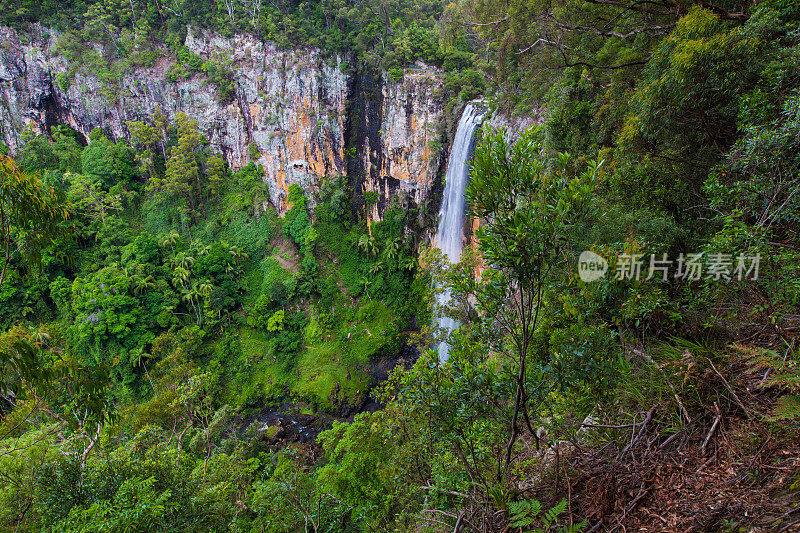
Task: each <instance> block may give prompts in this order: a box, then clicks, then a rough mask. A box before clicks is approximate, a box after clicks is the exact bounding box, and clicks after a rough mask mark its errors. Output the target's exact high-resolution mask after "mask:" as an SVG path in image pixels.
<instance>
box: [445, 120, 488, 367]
mask: <svg viewBox="0 0 800 533" xmlns="http://www.w3.org/2000/svg"><path fill="white" fill-rule="evenodd" d="M484 115H485V112H484V111H483V110H481V109H479V108H477V107H475V106H474V105H472V104H467V106H466V107H465V108H464V112H463V113H462V114H461V119H460V120H459V121H458V128H457V129H456V136H455V139H453V147H452V149H451V150H450V159H449V160H448V161H447V175H446V177H445V184H444V195H443V197H442V207H441V209H440V210H439V228H438V230H437V231H436V246H437V247H438V248H439V249H440V250H442V251H443V252H444V253H445V255H446V256H447V259H448V260H449V261H450V262H451V263H457V262H458V261H459V260H460V259H461V246H462V240H463V229H464V228H463V226H464V193H465V192H466V190H467V185H468V184H469V171H470V160H471V159H472V152H473V151H474V150H475V130H476V129H478V126H480V124H481V121H482V120H483V117H484ZM449 299H450V293H449V291H446V292H444V293H443V294H442V295H441V296H439V301H438V303H439V304H442V303H445V302H447V301H448V300H449ZM438 325H439V326H440V327H442V328H444V329H445V331H447V333H448V334H449V333H450V332H452V331H453V330H454V329H456V328H457V327H458V323H457V322H456V321H455V320H453V319H452V318H449V317H441V318H440V319H438ZM449 350H450V345H449V344H447V343H446V342H442V343H441V344H439V361H441V362H445V361H447V356H448V352H449Z"/></svg>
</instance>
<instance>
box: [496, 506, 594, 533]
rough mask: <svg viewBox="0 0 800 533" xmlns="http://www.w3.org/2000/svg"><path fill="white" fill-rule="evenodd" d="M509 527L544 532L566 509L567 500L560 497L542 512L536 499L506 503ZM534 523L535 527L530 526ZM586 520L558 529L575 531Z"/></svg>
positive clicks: (530, 532)
mask: <svg viewBox="0 0 800 533" xmlns="http://www.w3.org/2000/svg"><path fill="white" fill-rule="evenodd" d="M508 508H509V513H510V521H509V525H510V526H511V527H518V528H520V531H523V532H525V533H545V532H547V531H550V530H551V528H552V526H553V525H555V524H556V521H557V520H558V517H559V516H560V515H561V514H563V513H564V511H566V510H567V500H566V498H565V499H562V500H561V501H560V502H558V503H557V504H556V505H554V506H553V507H551V508H550V509H547V510H546V511H545V512H543V513H542V504H541V503H540V502H539V501H538V500H520V501H518V502H509V504H508ZM534 523H536V524H538V526H537V527H531V526H532V525H533V524H534ZM585 525H586V522H585V521H584V522H582V523H580V524H575V525H573V526H571V527H569V528H562V529H559V531H565V532H577V531H581V530H582V529H583V527H585Z"/></svg>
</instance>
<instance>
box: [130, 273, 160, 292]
mask: <svg viewBox="0 0 800 533" xmlns="http://www.w3.org/2000/svg"><path fill="white" fill-rule="evenodd" d="M155 281H156V280H155V278H154V277H153V276H147V277H141V276H138V275H137V276H134V277H133V294H135V295H136V296H139V294H140V293H142V292H147V290H148V289H152V288H154V287H155V286H156V283H155Z"/></svg>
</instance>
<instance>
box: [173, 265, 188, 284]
mask: <svg viewBox="0 0 800 533" xmlns="http://www.w3.org/2000/svg"><path fill="white" fill-rule="evenodd" d="M190 276H191V272H189V270H188V269H186V268H183V267H182V266H178V267H176V268H175V270H174V272H173V273H172V282H173V284H174V285H175V286H176V287H183V288H184V289H185V288H186V282H188V281H189V277H190Z"/></svg>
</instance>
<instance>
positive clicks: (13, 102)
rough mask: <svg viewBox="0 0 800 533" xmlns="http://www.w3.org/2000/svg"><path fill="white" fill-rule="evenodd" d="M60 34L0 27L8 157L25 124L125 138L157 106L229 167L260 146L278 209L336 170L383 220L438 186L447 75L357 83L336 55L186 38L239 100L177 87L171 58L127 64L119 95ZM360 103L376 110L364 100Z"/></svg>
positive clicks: (0, 97) (196, 82) (203, 88)
mask: <svg viewBox="0 0 800 533" xmlns="http://www.w3.org/2000/svg"><path fill="white" fill-rule="evenodd" d="M57 39H58V35H57V34H56V33H55V32H53V31H50V30H47V29H45V28H42V27H39V26H33V27H32V29H31V30H30V31H27V32H24V33H22V32H17V31H15V30H12V29H9V28H0V120H1V121H2V126H0V134H2V139H0V141H2V142H3V143H4V144H6V145H8V146H9V147H10V149H11V150H12V152H14V151H16V150H17V149H18V148H19V147H20V142H21V141H20V133H21V131H22V130H23V129H24V128H25V127H29V128H32V129H33V130H34V132H37V133H41V132H44V131H47V130H48V129H49V128H50V127H51V126H52V125H54V124H57V123H63V124H68V125H70V126H71V127H73V128H75V129H76V130H77V131H78V132H80V133H82V134H83V135H84V136H87V138H88V134H89V132H90V131H91V130H92V129H94V128H95V127H101V128H103V129H104V130H106V131H107V133H109V134H110V135H111V136H113V137H114V138H126V137H128V129H127V125H126V122H127V121H132V120H146V119H147V117H149V116H150V115H152V114H153V113H154V112H155V110H156V109H157V108H159V107H160V108H161V109H162V110H163V111H164V112H165V113H166V114H167V116H168V117H170V118H173V117H174V115H175V114H176V113H178V112H181V111H183V112H185V113H186V114H187V115H188V116H189V118H191V119H194V120H196V121H197V123H198V127H199V130H200V132H201V133H202V134H203V135H205V137H206V138H207V139H208V141H209V143H210V146H211V148H212V150H215V151H218V152H220V153H222V154H224V156H225V158H226V159H227V161H228V163H229V165H230V166H231V167H232V168H234V169H236V168H240V167H242V166H244V165H246V164H247V163H248V162H249V161H250V152H251V150H250V149H249V147H250V145H251V143H253V144H255V147H257V148H258V153H259V154H258V156H257V158H256V160H255V161H256V162H257V163H260V164H261V165H262V166H263V168H264V180H265V181H266V182H267V183H268V184H269V188H270V195H271V197H272V202H273V203H274V204H275V205H276V207H278V208H279V209H283V208H285V199H286V191H287V189H288V186H289V185H290V184H292V183H296V184H298V185H300V186H301V187H302V188H303V189H304V190H306V191H309V192H311V191H313V190H314V189H315V188H316V187H317V186H318V185H319V184H320V182H321V180H322V179H323V178H324V177H325V176H332V175H336V174H348V175H350V174H353V180H354V181H352V182H351V185H352V186H354V187H353V190H354V194H355V195H362V197H363V193H364V192H365V191H375V192H378V193H379V194H380V198H381V201H380V202H378V205H376V206H375V207H374V209H373V212H372V216H373V217H376V218H380V216H381V214H382V212H383V210H384V209H385V207H386V206H387V205H388V204H389V201H390V199H392V198H394V197H399V198H400V199H401V202H408V201H413V202H415V203H416V204H418V205H419V204H422V203H424V202H425V201H426V199H427V198H428V197H429V196H430V194H431V191H432V189H433V188H434V187H435V185H436V183H437V180H436V177H437V173H438V172H439V171H440V170H439V169H440V167H441V166H442V165H441V158H442V154H441V153H440V152H438V151H437V152H436V153H432V152H431V145H432V143H431V139H432V135H433V131H434V129H435V128H436V127H437V126H436V125H437V123H438V122H439V121H440V120H441V116H442V109H443V106H442V102H441V101H439V100H438V99H437V97H436V91H435V88H436V86H438V85H439V84H440V83H441V77H440V76H439V72H438V71H437V70H436V69H433V68H431V67H426V66H417V67H415V68H413V69H409V71H408V72H407V74H406V76H405V77H404V79H403V80H401V81H397V82H392V81H388V82H384V81H383V80H382V79H381V77H380V76H379V75H377V76H372V77H370V78H369V79H362V78H360V76H364V74H355V75H348V74H346V73H345V69H343V68H342V65H343V63H344V62H345V58H343V57H341V56H325V55H323V54H322V53H321V52H320V51H318V50H313V49H311V50H308V49H306V50H279V49H277V48H276V47H275V46H274V45H272V44H271V43H265V42H262V41H259V40H258V39H256V38H255V37H253V36H250V35H236V36H234V37H232V38H222V37H220V36H217V35H212V34H208V33H196V32H192V31H190V32H189V33H188V35H187V38H186V42H185V45H186V47H187V48H189V50H191V51H192V52H194V53H196V54H198V55H200V56H201V57H202V58H204V59H205V58H208V57H212V56H215V55H217V54H219V55H221V56H222V57H225V58H228V59H230V60H231V61H232V64H231V69H232V71H233V73H234V74H233V75H234V77H235V81H236V86H237V89H236V93H235V96H234V97H233V99H232V100H231V101H229V102H223V103H220V102H219V101H218V99H217V97H216V94H215V93H216V90H215V87H213V86H211V85H210V84H208V83H207V80H206V78H205V77H204V76H202V75H200V74H194V75H193V76H192V77H190V78H188V79H180V80H178V81H172V80H171V79H170V78H169V76H168V71H169V69H170V67H171V66H172V65H173V63H174V60H173V59H170V58H167V57H162V59H160V60H159V61H158V62H157V64H155V65H154V66H152V67H149V68H144V67H137V68H132V69H128V70H127V71H126V73H125V75H124V77H123V79H122V80H121V81H119V83H118V85H117V86H116V88H115V89H114V90H113V91H110V90H109V88H108V83H107V82H104V81H102V80H101V79H100V77H98V75H97V74H95V73H92V72H91V71H90V69H88V68H80V69H77V71H76V72H74V74H73V75H72V76H70V74H72V72H69V69H70V65H69V64H68V62H67V61H66V60H65V59H64V58H63V57H62V56H61V55H60V54H59V53H58V50H57V47H56V42H57ZM97 49H98V51H100V48H99V47H98V48H97ZM72 70H74V68H73V69H72ZM59 81H61V82H62V83H61V84H59ZM365 82H367V83H365ZM62 85H63V87H62ZM366 90H368V91H371V94H368V95H366V96H365V95H364V94H362V93H363V91H366ZM365 102H368V103H370V104H371V105H360V104H362V103H365ZM354 169H356V170H358V172H355V173H353V172H352V171H353V170H354Z"/></svg>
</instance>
